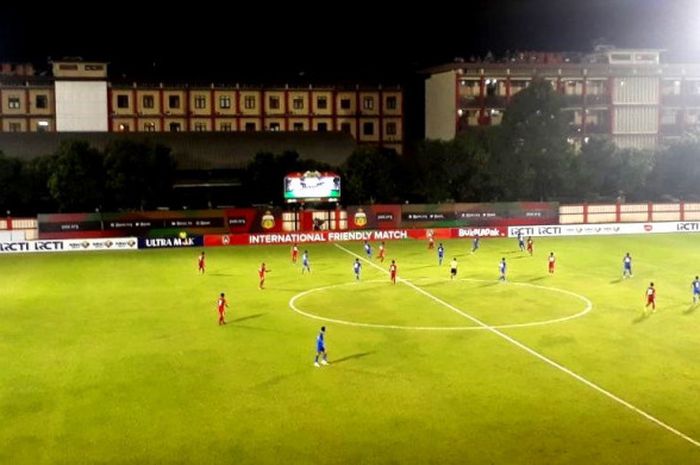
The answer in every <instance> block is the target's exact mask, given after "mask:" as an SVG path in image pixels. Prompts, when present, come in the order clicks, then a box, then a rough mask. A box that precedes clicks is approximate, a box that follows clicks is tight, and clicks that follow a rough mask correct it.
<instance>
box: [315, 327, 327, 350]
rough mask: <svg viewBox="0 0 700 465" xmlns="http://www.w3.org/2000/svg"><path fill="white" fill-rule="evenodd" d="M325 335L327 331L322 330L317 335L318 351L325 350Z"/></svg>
mask: <svg viewBox="0 0 700 465" xmlns="http://www.w3.org/2000/svg"><path fill="white" fill-rule="evenodd" d="M324 335H325V333H324V332H323V331H321V332H320V333H318V336H317V337H316V350H317V351H318V352H322V351H324V350H325V347H326V341H325V339H324Z"/></svg>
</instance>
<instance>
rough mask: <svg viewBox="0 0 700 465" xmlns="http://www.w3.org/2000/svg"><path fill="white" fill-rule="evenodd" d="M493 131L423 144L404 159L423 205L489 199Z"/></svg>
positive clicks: (476, 132)
mask: <svg viewBox="0 0 700 465" xmlns="http://www.w3.org/2000/svg"><path fill="white" fill-rule="evenodd" d="M495 132H496V128H486V129H483V130H478V131H471V132H468V133H465V134H460V135H458V136H457V137H456V138H455V139H453V140H451V141H438V140H429V141H425V142H423V143H422V144H421V145H420V146H419V147H418V150H417V151H416V154H415V155H413V156H412V157H410V158H408V161H409V163H410V168H411V173H412V179H413V182H414V184H413V187H414V189H415V190H416V191H417V192H420V193H421V194H422V195H421V196H420V197H421V199H422V200H424V201H427V202H443V201H450V200H454V201H462V202H463V201H479V200H482V199H483V198H484V197H489V196H491V195H493V192H492V191H493V189H492V183H491V180H490V179H489V175H488V170H487V166H488V163H489V159H490V156H491V150H492V146H493V137H494V134H495Z"/></svg>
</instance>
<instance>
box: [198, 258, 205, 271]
mask: <svg viewBox="0 0 700 465" xmlns="http://www.w3.org/2000/svg"><path fill="white" fill-rule="evenodd" d="M197 264H198V265H199V268H200V269H203V268H204V255H200V256H199V258H198V259H197Z"/></svg>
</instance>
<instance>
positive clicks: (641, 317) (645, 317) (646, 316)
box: [632, 310, 651, 324]
mask: <svg viewBox="0 0 700 465" xmlns="http://www.w3.org/2000/svg"><path fill="white" fill-rule="evenodd" d="M650 316H651V313H649V312H647V311H646V310H644V312H642V314H641V315H639V316H638V317H637V318H635V319H634V320H632V323H634V324H639V323H643V322H645V321H646V320H648V319H649V317H650Z"/></svg>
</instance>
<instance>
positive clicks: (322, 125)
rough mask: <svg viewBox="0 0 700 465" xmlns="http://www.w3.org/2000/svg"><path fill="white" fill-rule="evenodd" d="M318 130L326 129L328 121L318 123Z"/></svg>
mask: <svg viewBox="0 0 700 465" xmlns="http://www.w3.org/2000/svg"><path fill="white" fill-rule="evenodd" d="M317 131H318V132H326V131H328V123H318V129H317Z"/></svg>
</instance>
